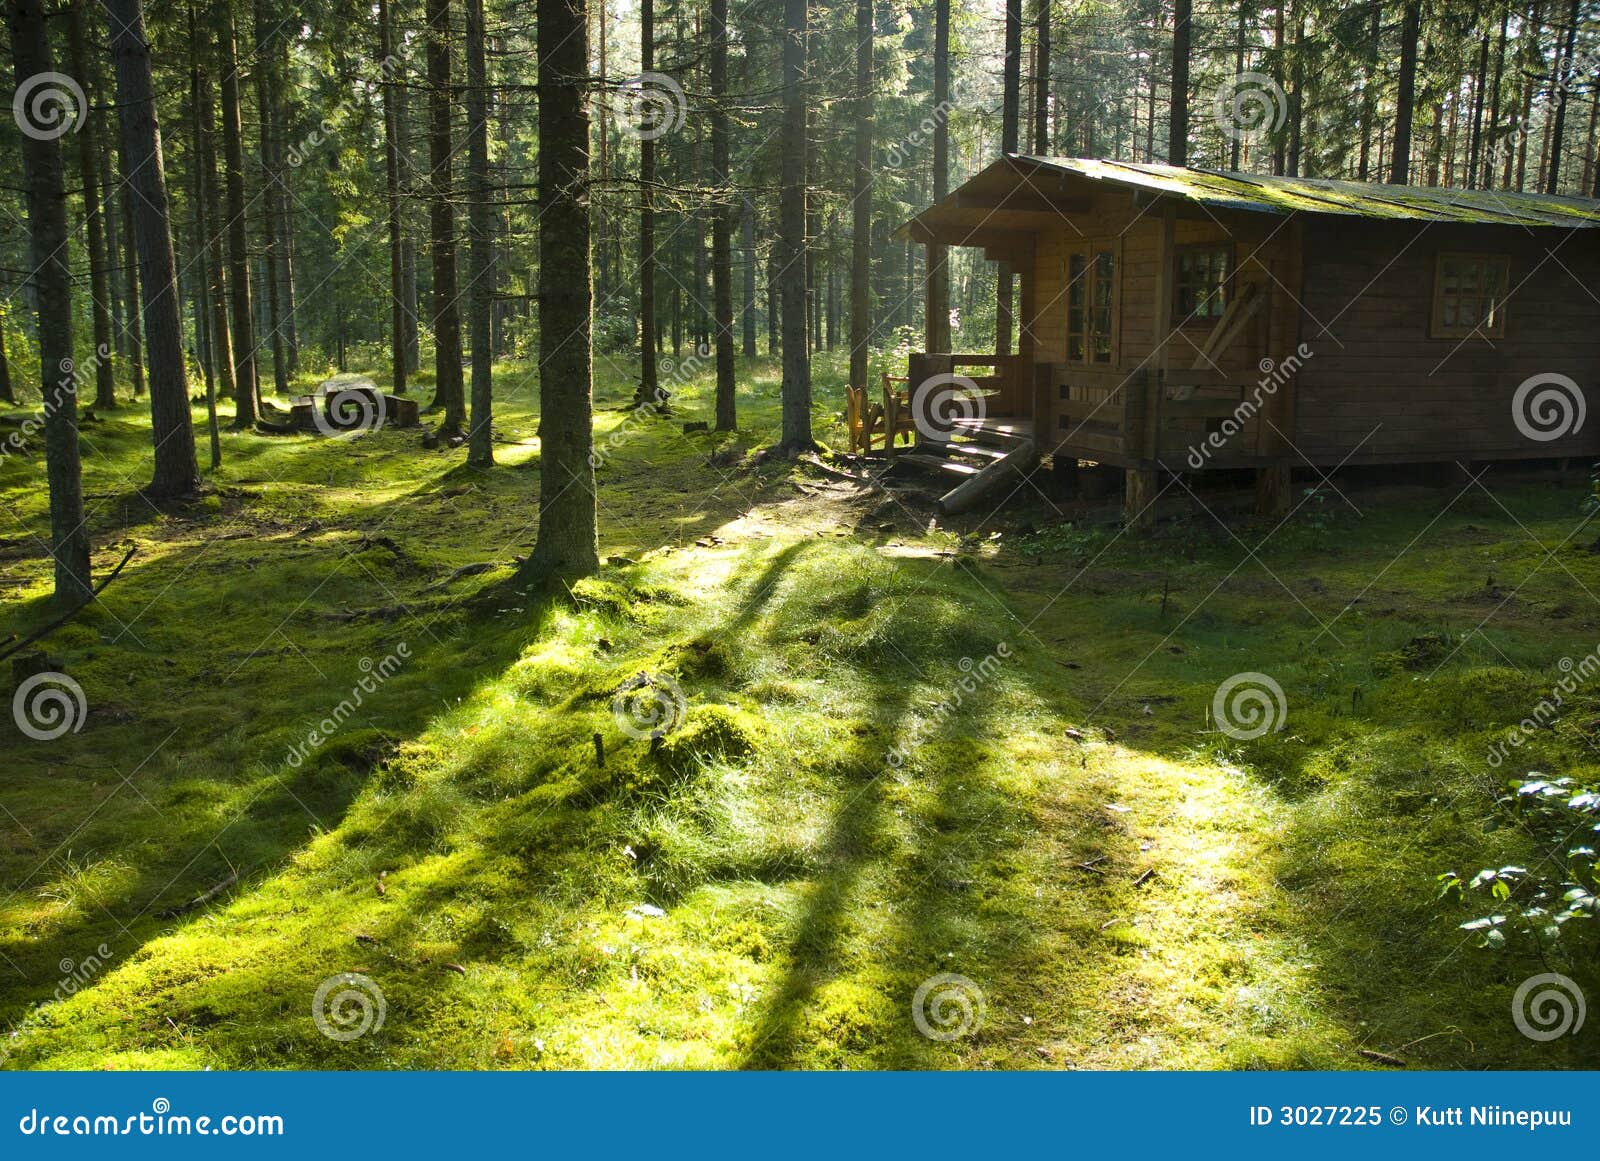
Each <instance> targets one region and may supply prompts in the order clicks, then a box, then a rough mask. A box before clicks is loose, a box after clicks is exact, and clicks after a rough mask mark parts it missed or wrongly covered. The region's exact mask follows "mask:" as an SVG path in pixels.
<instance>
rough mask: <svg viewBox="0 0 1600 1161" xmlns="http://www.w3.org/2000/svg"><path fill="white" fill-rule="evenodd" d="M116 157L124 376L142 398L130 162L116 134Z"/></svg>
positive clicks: (140, 321) (140, 313)
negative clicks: (124, 295) (124, 322)
mask: <svg viewBox="0 0 1600 1161" xmlns="http://www.w3.org/2000/svg"><path fill="white" fill-rule="evenodd" d="M117 158H118V160H119V161H120V163H121V170H122V173H121V175H120V176H121V182H120V183H119V185H118V187H117V188H118V198H117V201H118V210H119V216H120V217H121V218H122V253H121V258H122V275H123V278H122V285H123V289H124V290H125V291H126V292H127V295H128V297H127V299H126V300H125V305H126V307H127V315H128V328H127V337H128V380H129V382H130V384H131V385H132V387H133V396H134V398H135V399H142V398H144V340H143V339H142V338H141V337H140V336H141V335H142V334H143V333H144V322H143V313H144V312H143V311H142V310H141V309H140V307H139V248H138V246H137V245H136V244H135V243H134V240H133V186H132V185H131V184H130V183H129V181H128V174H129V173H130V172H131V171H132V169H133V166H132V165H130V164H129V163H128V153H127V150H126V149H125V148H124V146H123V143H122V134H121V133H118V134H117Z"/></svg>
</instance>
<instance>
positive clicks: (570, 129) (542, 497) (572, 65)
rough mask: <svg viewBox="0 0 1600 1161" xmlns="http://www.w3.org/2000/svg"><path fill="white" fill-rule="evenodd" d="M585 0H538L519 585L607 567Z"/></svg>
mask: <svg viewBox="0 0 1600 1161" xmlns="http://www.w3.org/2000/svg"><path fill="white" fill-rule="evenodd" d="M585 4H586V0H537V12H536V14H537V19H538V22H539V39H538V48H537V52H538V90H537V97H538V102H539V225H540V229H539V532H538V536H537V538H536V540H535V542H534V548H533V552H532V553H530V554H529V556H528V559H527V560H526V561H525V562H524V563H523V565H522V568H521V569H520V570H519V573H518V579H519V580H522V581H524V582H531V583H545V584H547V583H549V582H551V581H553V580H561V579H568V578H572V577H580V576H588V575H589V574H591V573H593V572H595V571H596V570H597V569H598V568H599V567H600V555H599V545H598V539H599V531H598V528H597V526H596V503H595V480H594V463H593V456H594V430H593V422H594V397H593V379H592V372H593V365H592V357H593V356H592V352H593V346H592V343H593V331H592V324H593V321H594V316H593V310H594V285H593V278H594V274H593V269H592V265H591V257H590V249H589V200H588V192H589V115H588V109H587V87H588V74H589V36H588V14H587V11H586V8H585Z"/></svg>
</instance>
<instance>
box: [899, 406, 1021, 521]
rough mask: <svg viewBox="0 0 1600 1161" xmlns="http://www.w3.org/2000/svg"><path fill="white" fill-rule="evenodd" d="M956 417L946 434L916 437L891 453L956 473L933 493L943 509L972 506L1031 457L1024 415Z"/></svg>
mask: <svg viewBox="0 0 1600 1161" xmlns="http://www.w3.org/2000/svg"><path fill="white" fill-rule="evenodd" d="M958 422H959V424H960V429H959V430H958V431H957V432H956V433H954V435H953V436H952V438H950V439H926V438H924V439H919V440H918V441H917V443H916V446H915V448H914V449H912V450H911V451H908V452H898V453H896V454H895V457H894V461H893V462H894V463H896V464H902V463H903V464H909V465H911V466H912V467H915V468H919V469H922V470H926V471H932V472H938V473H940V474H943V475H947V476H957V477H959V478H960V482H959V483H957V484H956V486H955V487H953V488H951V489H950V490H949V491H947V492H945V493H944V494H943V495H941V496H940V497H939V507H940V509H942V510H943V511H945V512H947V513H954V512H963V511H965V510H967V509H968V508H970V507H972V506H973V505H974V504H976V503H977V502H978V500H980V499H981V498H982V497H983V496H985V495H986V494H988V493H989V492H990V491H991V490H993V489H994V488H996V487H998V486H999V485H1001V484H1002V483H1004V482H1005V481H1006V480H1008V479H1011V478H1013V477H1014V476H1015V475H1016V474H1017V473H1018V472H1021V471H1023V470H1025V469H1026V468H1028V467H1031V466H1032V465H1033V463H1034V461H1035V460H1036V458H1037V456H1036V455H1035V451H1034V442H1033V438H1032V434H1033V433H1032V425H1031V424H1029V423H1028V421H1026V420H1009V421H1007V420H998V421H997V420H977V421H974V420H968V421H958ZM969 434H970V436H971V438H967V436H968V435H969Z"/></svg>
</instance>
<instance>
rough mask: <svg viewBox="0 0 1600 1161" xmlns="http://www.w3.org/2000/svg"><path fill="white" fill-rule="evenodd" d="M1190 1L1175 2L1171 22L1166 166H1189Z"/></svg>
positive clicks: (1176, 0)
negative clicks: (1170, 93)
mask: <svg viewBox="0 0 1600 1161" xmlns="http://www.w3.org/2000/svg"><path fill="white" fill-rule="evenodd" d="M1190 7H1191V0H1175V5H1174V9H1173V18H1172V112H1171V115H1170V117H1169V119H1168V127H1167V162H1168V163H1169V164H1171V165H1188V164H1189V39H1190V32H1191V29H1190V26H1189V16H1190Z"/></svg>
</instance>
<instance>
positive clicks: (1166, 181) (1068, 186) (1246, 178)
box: [907, 154, 1600, 241]
mask: <svg viewBox="0 0 1600 1161" xmlns="http://www.w3.org/2000/svg"><path fill="white" fill-rule="evenodd" d="M1087 182H1093V183H1096V184H1098V185H1101V186H1114V187H1119V188H1122V189H1127V190H1132V191H1134V192H1136V193H1143V194H1145V195H1149V196H1169V197H1177V198H1181V199H1184V200H1186V201H1188V202H1191V203H1194V204H1195V205H1196V206H1197V207H1205V208H1209V209H1216V210H1231V211H1247V212H1255V213H1266V214H1276V215H1288V214H1293V213H1308V214H1332V215H1342V216H1346V217H1358V218H1371V219H1381V220H1387V221H1415V222H1465V223H1470V224H1474V225H1486V226H1488V225H1497V226H1523V227H1547V226H1565V227H1567V228H1569V229H1571V228H1577V227H1590V226H1600V200H1596V199H1594V198H1580V197H1560V196H1556V195H1553V194H1540V193H1511V192H1506V191H1501V190H1462V189H1442V188H1434V187H1424V186H1411V185H1381V184H1376V183H1367V182H1355V181H1334V180H1331V179H1328V178H1312V177H1272V176H1268V175H1266V174H1258V173H1234V172H1231V171H1228V170H1220V169H1199V168H1187V167H1184V166H1175V165H1160V164H1156V163H1151V162H1145V163H1138V162H1131V161H1109V160H1101V159H1095V158H1086V157H1034V156H1029V155H1026V154H1013V155H1010V156H1008V157H1005V158H1002V159H1001V160H999V161H996V162H995V163H994V164H992V165H990V166H988V167H987V168H985V169H984V170H982V171H981V172H979V173H977V174H975V175H974V176H973V177H972V178H971V179H970V180H969V181H967V182H966V183H965V184H963V185H962V186H961V187H960V188H959V189H956V190H955V191H953V192H952V193H951V194H950V195H949V196H948V197H946V198H945V199H944V200H943V201H941V202H939V203H937V204H936V205H933V206H930V207H929V208H928V209H926V210H924V211H923V212H922V213H920V214H918V215H917V216H916V217H915V218H913V219H912V220H911V222H910V223H908V224H907V228H908V229H911V228H912V227H914V226H918V225H920V226H922V227H924V231H917V230H915V229H913V230H912V234H913V236H916V235H917V233H919V232H927V233H936V234H941V235H946V236H944V237H939V238H937V239H934V240H938V241H950V240H951V239H950V238H949V237H948V235H949V234H950V232H951V231H956V232H961V231H963V230H966V231H971V232H972V233H973V234H974V240H977V236H978V235H981V234H982V233H985V232H988V231H992V230H1010V229H1019V228H1027V229H1032V228H1036V226H1037V222H1038V214H1039V213H1040V212H1041V211H1043V212H1058V213H1060V214H1062V215H1063V216H1067V215H1070V213H1071V207H1072V201H1071V195H1072V194H1074V193H1080V194H1081V193H1085V192H1088V191H1087V190H1085V189H1084V185H1085V183H1087ZM1057 199H1059V200H1057ZM1017 215H1023V216H1022V217H1018V216H1017Z"/></svg>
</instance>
